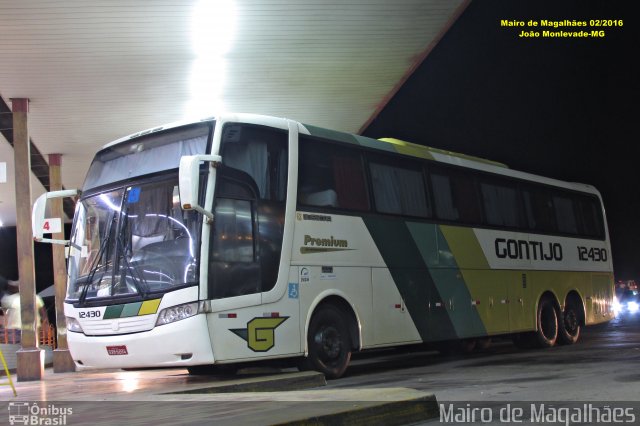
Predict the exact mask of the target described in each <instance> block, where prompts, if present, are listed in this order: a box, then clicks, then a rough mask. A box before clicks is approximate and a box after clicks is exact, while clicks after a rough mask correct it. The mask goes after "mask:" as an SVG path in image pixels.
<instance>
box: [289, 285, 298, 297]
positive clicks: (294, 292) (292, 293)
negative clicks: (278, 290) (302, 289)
mask: <svg viewBox="0 0 640 426" xmlns="http://www.w3.org/2000/svg"><path fill="white" fill-rule="evenodd" d="M299 294H300V293H299V292H298V283H289V299H297V298H298V296H299Z"/></svg>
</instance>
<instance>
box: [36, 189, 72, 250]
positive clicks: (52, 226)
mask: <svg viewBox="0 0 640 426" xmlns="http://www.w3.org/2000/svg"><path fill="white" fill-rule="evenodd" d="M79 193H80V191H78V190H77V189H66V190H64V191H52V192H45V193H44V194H42V195H41V196H39V197H38V199H37V200H36V202H35V203H33V210H32V211H31V231H32V233H33V239H34V240H36V241H38V242H42V243H49V244H65V245H66V244H67V243H69V240H52V239H50V238H43V237H42V236H43V235H44V234H50V233H57V232H62V218H49V219H47V218H45V212H46V207H47V200H51V199H53V198H65V197H75V196H77V195H78V194H79Z"/></svg>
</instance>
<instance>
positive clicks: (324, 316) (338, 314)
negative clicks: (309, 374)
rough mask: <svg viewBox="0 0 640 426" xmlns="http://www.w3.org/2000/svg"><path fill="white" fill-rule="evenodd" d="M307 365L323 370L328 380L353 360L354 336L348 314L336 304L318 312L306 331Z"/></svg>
mask: <svg viewBox="0 0 640 426" xmlns="http://www.w3.org/2000/svg"><path fill="white" fill-rule="evenodd" d="M307 345H308V348H309V356H308V357H307V359H306V364H307V367H309V368H310V369H313V370H316V371H319V372H321V373H323V374H324V375H325V376H326V378H327V379H337V378H339V377H341V376H342V375H343V374H344V372H345V371H346V370H347V367H348V366H349V361H350V360H351V338H350V337H349V329H348V327H347V321H346V319H345V315H344V314H343V313H342V311H341V310H340V309H338V308H337V307H335V306H333V305H325V306H322V307H321V308H319V309H318V311H316V313H315V314H314V315H313V317H312V318H311V323H310V324H309V333H308V334H307Z"/></svg>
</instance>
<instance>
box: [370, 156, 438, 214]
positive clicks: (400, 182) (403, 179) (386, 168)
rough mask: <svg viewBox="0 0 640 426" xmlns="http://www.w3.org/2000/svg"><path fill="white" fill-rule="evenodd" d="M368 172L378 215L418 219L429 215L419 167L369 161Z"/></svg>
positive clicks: (386, 161)
mask: <svg viewBox="0 0 640 426" xmlns="http://www.w3.org/2000/svg"><path fill="white" fill-rule="evenodd" d="M384 163H387V164H384ZM369 171H370V173H371V187H372V190H373V199H374V203H375V206H376V210H377V211H378V212H380V213H391V214H399V215H407V216H417V217H431V216H432V209H431V205H430V204H429V199H428V198H427V189H426V187H425V184H424V178H423V175H422V170H421V168H420V166H419V165H416V164H411V163H408V162H400V161H392V160H391V159H384V158H379V159H378V158H375V159H373V160H372V161H370V162H369Z"/></svg>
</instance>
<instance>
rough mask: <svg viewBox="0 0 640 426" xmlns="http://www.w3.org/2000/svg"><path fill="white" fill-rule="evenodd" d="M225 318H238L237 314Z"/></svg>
mask: <svg viewBox="0 0 640 426" xmlns="http://www.w3.org/2000/svg"><path fill="white" fill-rule="evenodd" d="M227 318H238V314H228V315H227Z"/></svg>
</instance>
